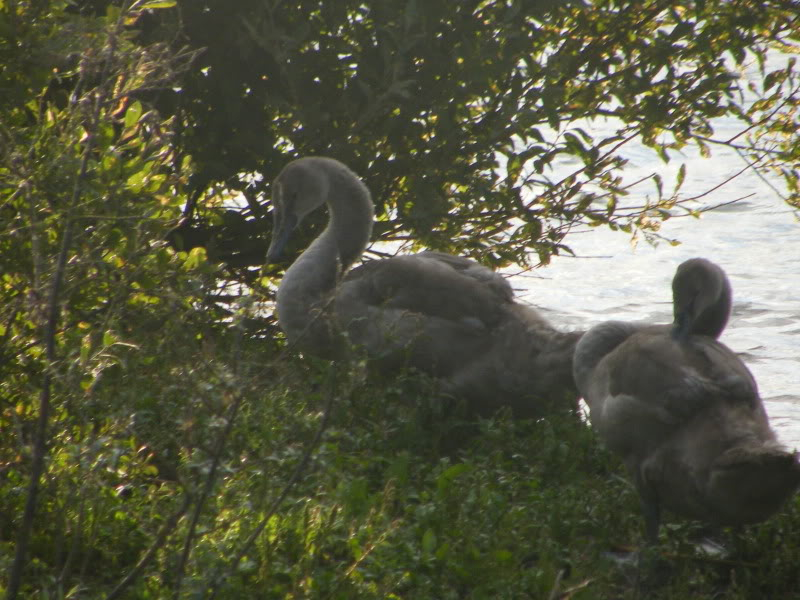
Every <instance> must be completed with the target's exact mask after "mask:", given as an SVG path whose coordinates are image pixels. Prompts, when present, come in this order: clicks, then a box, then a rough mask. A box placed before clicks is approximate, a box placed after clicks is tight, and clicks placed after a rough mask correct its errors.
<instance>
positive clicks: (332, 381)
mask: <svg viewBox="0 0 800 600" xmlns="http://www.w3.org/2000/svg"><path fill="white" fill-rule="evenodd" d="M326 387H327V398H326V403H325V409H324V412H323V414H322V421H321V423H320V425H319V429H318V430H317V433H316V434H315V436H314V439H313V440H311V443H310V444H309V445H308V446H307V447H306V450H305V453H304V454H303V456H302V458H301V459H300V462H299V463H298V464H297V466H296V467H295V469H294V471H293V472H292V474H291V476H290V477H289V480H288V481H287V482H286V484H285V485H284V486H283V490H282V491H281V493H280V494H278V496H277V497H276V498H275V500H273V501H272V504H271V505H270V507H269V508H268V509H267V512H266V514H265V515H264V517H263V518H262V519H261V521H260V522H259V524H258V525H257V526H256V528H255V529H254V530H253V532H252V533H251V534H250V535H249V536H248V537H247V539H246V540H245V542H244V544H243V545H242V548H241V550H239V553H238V554H237V555H236V556H235V557H234V558H233V560H231V562H230V564H229V565H228V569H227V571H226V572H225V573H224V574H219V575H217V577H215V578H214V580H213V582H212V584H211V589H210V592H209V595H208V598H209V599H210V600H213V598H216V596H217V594H218V593H219V591H220V589H221V588H222V585H223V583H224V582H225V580H226V579H227V578H228V577H229V576H230V574H231V573H235V572H236V569H237V568H238V566H239V563H240V562H241V561H242V559H243V558H244V557H245V555H246V554H247V553H248V552H249V551H250V548H251V547H252V545H253V544H254V543H255V541H256V539H257V538H258V536H259V535H261V532H262V531H264V528H265V527H266V526H267V523H269V520H270V519H271V518H272V516H273V515H274V514H275V513H276V512H277V510H278V508H280V506H281V504H283V501H284V500H286V497H287V496H288V495H289V492H290V491H291V490H292V488H293V487H294V485H295V483H297V481H298V480H299V479H300V475H301V474H302V473H303V471H304V470H305V469H306V467H307V466H308V463H309V461H310V460H311V455H312V454H313V453H314V450H315V449H316V447H317V445H318V444H319V442H320V440H321V439H322V434H323V433H324V432H325V430H326V429H327V427H328V422H329V421H330V416H331V412H332V409H333V400H334V398H335V396H336V393H335V389H336V369H334V368H331V369H330V370H329V371H328V383H327V386H326Z"/></svg>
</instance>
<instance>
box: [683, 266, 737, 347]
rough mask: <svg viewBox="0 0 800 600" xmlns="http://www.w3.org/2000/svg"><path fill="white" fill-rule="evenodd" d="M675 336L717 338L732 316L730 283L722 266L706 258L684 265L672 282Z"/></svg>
mask: <svg viewBox="0 0 800 600" xmlns="http://www.w3.org/2000/svg"><path fill="white" fill-rule="evenodd" d="M672 298H673V311H674V317H675V321H674V323H673V335H674V336H675V337H676V338H678V339H683V338H686V337H687V336H689V335H707V336H710V337H713V338H715V339H716V338H718V337H719V336H720V334H721V333H722V331H723V330H724V329H725V325H726V324H727V323H728V317H729V316H730V313H731V284H730V282H729V281H728V277H727V276H726V275H725V271H723V270H722V269H721V268H720V267H719V266H717V265H716V264H714V263H712V262H711V261H709V260H706V259H704V258H692V259H689V260H687V261H684V262H683V263H681V265H680V266H679V267H678V270H677V271H676V273H675V277H674V278H673V280H672Z"/></svg>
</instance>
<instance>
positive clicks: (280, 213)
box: [267, 157, 330, 263]
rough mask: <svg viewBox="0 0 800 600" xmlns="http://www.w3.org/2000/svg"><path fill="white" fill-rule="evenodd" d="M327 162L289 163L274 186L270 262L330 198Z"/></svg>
mask: <svg viewBox="0 0 800 600" xmlns="http://www.w3.org/2000/svg"><path fill="white" fill-rule="evenodd" d="M325 161H326V159H324V158H319V157H306V158H301V159H298V160H295V161H292V162H290V163H289V164H288V165H286V166H285V167H284V168H283V170H282V171H281V172H280V173H279V174H278V176H277V177H276V178H275V181H274V182H273V183H272V211H273V213H272V214H273V222H272V242H271V243H270V245H269V251H268V252H267V262H268V263H272V262H275V261H276V260H277V259H279V258H280V256H281V254H282V253H283V250H284V248H285V247H286V244H287V242H288V241H289V237H290V236H291V234H292V231H293V230H294V229H295V227H297V226H298V225H299V224H300V222H301V221H302V220H303V217H305V216H306V215H307V214H308V213H310V212H312V211H313V210H314V209H316V208H317V207H319V206H320V205H322V204H323V203H324V202H325V200H326V199H327V197H328V192H329V190H330V179H329V177H328V176H327V173H326V165H325V164H324V163H325Z"/></svg>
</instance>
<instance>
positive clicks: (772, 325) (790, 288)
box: [512, 120, 800, 449]
mask: <svg viewBox="0 0 800 600" xmlns="http://www.w3.org/2000/svg"><path fill="white" fill-rule="evenodd" d="M593 127H594V128H595V131H597V130H598V127H600V128H602V124H599V125H598V124H594V125H593ZM739 129H740V125H739V124H738V123H736V122H734V121H730V122H728V121H724V120H723V121H719V122H717V123H716V130H717V134H716V136H715V137H717V138H719V139H726V137H729V136H730V135H733V134H734V133H736V132H738V131H739ZM726 134H728V135H727V136H726ZM712 151H713V156H712V157H711V158H709V159H704V158H702V157H700V156H699V154H697V153H695V152H691V151H687V154H686V155H685V158H684V160H685V162H687V175H686V181H685V183H684V186H683V190H682V193H683V195H684V196H692V195H695V194H699V193H702V192H704V191H706V190H707V189H709V188H711V187H713V186H714V185H716V184H717V183H719V182H721V181H723V180H725V179H726V178H727V177H729V176H730V175H731V174H733V173H736V172H738V171H739V170H741V169H742V167H743V166H744V164H745V163H744V162H743V160H742V159H741V158H740V157H739V156H738V154H736V152H734V151H732V150H728V149H726V148H723V147H714V148H712ZM625 155H626V156H627V157H628V158H629V159H630V161H631V164H630V165H629V166H630V180H631V181H632V180H635V179H636V178H637V176H641V175H643V174H646V173H649V172H652V171H654V170H655V171H656V172H659V173H660V174H662V176H663V178H664V184H665V185H664V187H665V190H667V189H670V188H671V186H670V185H669V184H670V181H671V179H670V175H669V174H670V173H674V172H675V171H676V170H677V168H678V166H679V164H680V162H682V161H681V160H678V159H677V158H676V159H673V161H671V162H670V163H669V164H668V165H664V163H662V162H661V161H660V160H659V159H658V158H657V156H656V155H655V154H654V153H653V152H652V151H650V150H648V149H647V148H644V147H636V148H631V149H629V150H628V151H627V152H626V153H625ZM770 183H772V184H773V185H774V186H776V187H777V188H778V189H781V190H782V189H783V185H782V184H781V182H780V180H777V179H772V180H770ZM644 193H652V190H650V189H644V188H642V192H641V194H644ZM748 194H752V195H751V196H749V197H748V198H747V199H745V200H742V201H740V202H738V203H735V204H733V205H728V206H724V207H722V208H719V209H716V210H714V211H710V212H706V213H704V214H703V215H702V217H701V218H700V219H694V218H692V217H681V218H675V219H670V220H669V221H667V222H666V223H664V226H663V228H662V231H661V233H662V234H663V235H664V236H666V237H668V238H675V239H677V240H679V241H680V242H681V243H680V245H678V246H671V245H670V244H668V243H666V242H662V243H660V244H658V245H657V246H655V247H654V246H652V245H650V244H648V243H646V242H644V241H640V242H639V243H638V245H636V246H635V247H633V246H632V245H631V243H630V235H628V234H625V233H622V232H614V231H611V230H609V229H607V228H596V229H588V228H587V229H585V230H583V231H581V232H575V233H572V234H570V235H569V236H568V237H567V238H566V240H565V242H566V243H567V245H569V246H570V247H571V248H572V250H573V251H574V252H575V254H576V255H577V257H576V258H573V257H569V256H559V257H554V258H553V259H552V262H551V264H550V265H549V266H547V267H544V268H540V269H537V270H535V271H533V272H532V273H526V274H520V275H516V276H513V277H512V284H513V285H514V287H515V288H516V289H517V294H518V296H519V297H520V298H521V299H522V300H524V301H527V302H530V303H531V304H534V305H536V306H537V307H539V308H540V309H542V311H543V312H544V313H545V314H546V315H547V316H548V317H549V318H551V319H552V320H553V322H554V323H555V324H557V325H559V326H561V327H563V328H567V329H584V328H588V327H591V326H592V325H595V324H597V323H600V322H602V321H606V320H609V319H616V320H624V321H649V322H654V323H669V322H671V321H672V290H671V281H672V277H673V275H674V273H675V269H676V267H677V266H678V265H679V264H680V263H681V262H682V261H684V260H686V259H688V258H692V257H695V256H702V257H705V258H708V259H710V260H712V261H714V262H716V263H717V264H719V265H720V266H721V267H722V268H723V269H725V271H726V272H727V274H728V277H729V278H730V280H731V285H732V287H733V295H734V303H733V314H732V316H731V320H730V322H729V324H728V327H727V329H726V330H725V332H724V333H723V334H722V337H721V338H720V339H721V341H722V342H723V343H725V344H726V345H727V346H729V347H730V348H731V349H732V350H734V351H735V352H736V353H737V354H739V356H740V357H741V358H742V359H743V360H744V361H745V363H746V364H747V365H748V367H749V368H750V369H751V371H752V372H753V374H754V375H755V377H756V380H757V381H758V385H759V389H760V391H761V396H762V398H763V399H764V401H765V405H766V407H767V412H768V413H769V416H770V420H771V423H772V426H773V428H774V429H775V430H776V432H777V434H778V436H779V438H780V439H781V441H782V442H784V443H785V444H786V445H787V446H788V447H790V448H796V449H800V302H799V301H798V289H800V220H798V216H797V214H796V213H795V212H794V211H793V210H792V209H791V208H790V207H789V206H788V205H787V204H785V203H784V202H783V201H782V200H781V198H780V197H779V196H778V195H777V194H776V193H775V191H774V190H773V189H772V188H771V187H770V186H769V185H767V183H765V182H764V180H762V179H761V178H759V177H758V175H757V174H755V173H754V172H753V171H752V170H750V171H748V172H746V173H744V174H743V175H741V176H739V177H738V178H736V179H735V180H734V181H732V182H731V183H730V184H728V185H726V186H724V187H723V188H721V189H720V190H717V191H715V192H714V193H712V194H710V195H708V196H707V197H704V198H703V199H702V204H698V205H697V206H712V205H717V204H720V203H724V202H727V201H729V200H731V199H734V198H739V197H742V196H745V195H748ZM632 199H633V200H634V201H635V199H636V192H635V191H634V192H633V194H632ZM640 199H641V198H640Z"/></svg>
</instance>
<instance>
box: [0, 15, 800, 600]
mask: <svg viewBox="0 0 800 600" xmlns="http://www.w3.org/2000/svg"><path fill="white" fill-rule="evenodd" d="M624 4H625V8H624V9H623V8H622V5H623V3H619V4H618V3H615V2H610V1H604V2H597V3H593V4H592V5H588V4H584V3H580V2H552V3H551V2H532V3H525V2H491V1H480V2H478V1H474V2H463V3H462V2H459V3H451V2H444V1H442V2H438V1H437V2H434V1H431V2H415V1H413V0H411V1H409V2H382V3H375V5H376V6H374V7H372V8H370V9H369V10H367V9H366V8H365V7H364V5H363V4H362V3H357V2H350V1H346V0H336V1H331V2H328V1H326V2H322V3H321V2H311V1H300V0H297V1H295V2H269V1H267V0H258V1H256V0H246V1H245V0H243V1H241V2H237V3H235V4H234V3H231V2H228V1H227V0H226V1H224V2H222V1H211V0H207V1H200V0H186V1H185V2H178V3H177V4H176V3H174V2H170V1H156V0H154V1H150V2H146V1H143V0H142V1H139V2H135V3H133V5H129V4H128V3H126V4H125V5H124V6H123V5H122V3H120V2H106V1H103V0H93V1H82V2H70V1H67V0H55V1H53V0H47V1H45V0H34V1H31V2H19V1H17V0H0V437H1V438H2V439H3V440H4V443H3V444H2V446H0V586H1V587H0V589H2V590H3V591H4V592H5V593H6V594H7V597H9V598H22V597H24V598H106V597H116V598H137V599H138V598H170V597H172V598H188V597H216V598H252V597H258V598H282V599H286V598H320V599H322V598H337V599H338V598H341V599H345V598H376V599H377V598H404V599H412V598H413V599H417V598H437V599H438V598H442V599H445V598H470V599H478V598H567V597H574V598H617V597H621V598H626V597H634V596H635V593H636V591H635V587H634V585H633V584H632V583H631V581H630V579H629V577H628V576H629V575H630V574H626V573H625V571H624V570H622V569H620V568H618V567H617V566H616V565H615V564H614V563H613V562H612V561H611V560H610V559H609V558H607V556H606V553H607V552H609V551H611V550H615V549H618V547H620V546H625V545H628V544H637V543H638V542H639V541H640V539H641V523H640V517H639V513H638V507H637V505H636V496H635V493H634V492H633V490H632V488H631V486H630V485H629V484H628V483H627V482H626V480H625V478H624V476H623V474H622V469H621V468H620V465H619V464H618V462H617V461H616V460H615V459H614V458H613V457H611V456H609V455H607V454H606V453H605V452H604V451H603V450H602V448H600V447H599V445H598V444H597V443H596V440H595V439H594V437H593V434H592V432H591V430H590V429H589V428H587V427H586V426H585V424H584V423H583V422H582V421H581V420H580V419H579V418H577V417H573V418H558V419H550V420H544V421H540V422H535V423H533V422H518V423H514V422H511V421H510V420H509V419H508V418H507V416H505V415H498V416H497V417H496V418H495V419H493V420H491V421H484V422H480V423H477V424H475V423H470V422H466V421H465V420H464V419H462V418H461V417H460V416H459V411H458V410H457V407H451V406H448V405H445V404H443V403H442V401H441V400H440V399H439V398H437V395H436V393H435V387H434V386H433V385H432V383H431V382H428V381H425V380H421V379H420V378H418V377H414V376H413V375H412V374H406V375H403V376H398V377H397V378H395V379H393V380H391V381H386V380H383V381H381V380H376V379H375V378H374V377H373V376H371V375H369V374H366V373H365V372H364V371H363V369H362V368H361V366H359V365H352V366H341V365H339V366H338V367H337V369H338V370H337V372H335V373H334V372H333V371H331V367H330V365H328V364H325V363H320V362H317V361H313V360H309V359H307V358H303V357H298V356H295V355H294V354H293V353H292V351H291V349H287V348H286V347H285V345H284V343H283V341H282V338H281V336H280V334H279V332H277V331H276V328H275V324H274V321H273V319H272V318H271V315H270V314H269V312H270V311H269V310H268V306H267V305H265V304H264V301H265V300H268V298H269V294H270V289H271V287H270V286H271V285H272V284H273V283H274V281H273V277H277V276H279V273H277V272H273V271H270V272H266V271H260V270H258V268H257V266H258V265H260V261H261V260H263V255H264V251H265V248H266V245H267V243H268V241H269V240H268V236H269V233H268V232H269V230H270V227H269V214H268V212H267V211H266V210H264V206H265V205H266V204H267V203H268V198H269V195H268V189H267V185H268V182H269V181H270V180H271V178H272V176H273V175H274V174H275V173H276V172H277V171H278V170H279V169H280V168H281V167H282V166H283V165H284V164H285V163H286V162H287V161H288V160H289V159H290V158H291V157H293V156H295V155H298V154H308V153H326V154H330V155H332V156H336V157H337V158H340V159H342V160H344V161H345V162H347V163H348V164H350V165H351V166H353V167H354V168H355V169H356V170H357V171H358V172H359V173H362V174H363V175H364V177H365V179H366V180H367V181H368V183H369V185H370V187H371V189H372V190H373V192H374V194H375V196H376V197H377V198H378V199H379V201H380V203H381V206H380V208H381V215H382V216H381V219H382V221H381V223H380V227H379V230H380V231H379V233H380V234H381V236H382V237H381V239H382V240H387V241H392V240H393V241H403V240H405V239H409V240H411V241H412V242H413V243H412V245H415V244H416V245H426V246H429V247H432V248H438V249H449V250H452V251H456V252H463V253H467V254H470V255H472V256H474V257H476V258H480V259H481V260H484V261H485V262H486V263H487V264H492V265H506V264H509V263H511V262H517V263H519V264H526V262H529V261H532V262H537V261H542V262H546V260H547V258H548V256H549V255H550V253H552V252H564V251H567V245H568V238H564V236H565V235H566V234H567V233H568V231H569V229H570V228H571V227H573V226H575V225H577V224H581V223H583V224H586V223H589V224H601V225H603V224H605V225H610V226H613V227H615V228H620V229H624V230H626V231H629V232H631V233H633V232H635V231H637V230H638V231H643V232H644V233H649V234H657V230H658V222H659V221H658V219H659V218H663V217H665V216H666V213H664V212H663V211H665V210H667V209H670V210H675V211H679V210H680V206H682V205H684V206H685V207H686V210H691V207H692V205H691V204H690V203H688V204H687V202H688V199H687V198H683V197H681V196H680V195H679V194H678V192H679V189H676V190H675V193H673V192H671V191H669V192H668V191H665V189H664V182H662V181H661V180H660V178H658V177H657V175H655V174H654V175H653V177H652V178H651V179H650V182H651V183H652V185H653V187H652V189H651V191H652V198H651V200H650V204H648V205H646V206H642V207H639V208H632V209H629V208H622V207H623V206H624V205H625V202H624V199H625V195H626V194H627V193H629V192H630V189H631V188H630V187H629V185H628V184H626V183H623V181H622V180H621V179H620V177H621V174H622V170H623V169H624V161H623V160H622V159H621V157H620V156H618V150H619V144H624V143H625V141H626V140H628V139H639V140H640V141H644V142H645V143H648V144H651V145H653V146H654V147H658V148H662V150H663V153H664V158H665V159H666V158H668V157H669V152H670V151H671V150H673V149H676V148H678V147H680V146H681V145H683V144H689V143H695V144H701V145H704V147H707V148H709V149H711V150H713V147H714V145H715V144H714V143H713V142H712V141H711V140H713V131H712V124H711V122H710V119H711V118H712V117H715V116H720V115H729V116H731V115H732V116H737V117H740V118H741V121H742V129H743V130H747V134H746V135H745V134H743V135H742V136H741V137H740V138H737V139H736V140H734V141H730V143H737V144H741V145H742V151H743V152H746V153H749V155H750V156H752V158H753V160H756V159H757V160H759V161H760V162H759V164H761V165H763V166H764V167H765V168H775V169H779V170H781V171H782V172H783V174H784V175H785V177H786V179H787V182H788V184H787V185H788V189H789V190H790V193H791V192H792V191H794V192H796V191H797V172H796V164H797V157H798V154H800V149H798V146H797V139H798V136H797V134H796V133H797V125H798V121H797V117H796V113H795V112H794V111H796V109H797V103H798V98H797V83H798V82H797V72H796V70H795V68H794V66H792V65H790V66H788V67H786V68H784V69H782V70H779V71H774V72H770V71H769V69H766V68H765V69H764V70H763V73H762V75H763V82H762V83H763V85H761V86H760V87H759V88H758V89H756V90H754V93H755V94H757V95H758V96H760V100H759V101H758V102H756V104H753V105H747V106H744V105H743V103H742V101H741V99H740V98H739V96H738V90H739V87H740V86H741V85H743V84H742V82H741V80H739V79H736V78H735V77H732V76H731V73H730V69H733V68H736V67H737V65H740V64H744V63H745V62H747V61H750V60H755V61H756V64H758V61H759V57H760V58H763V56H764V53H765V52H766V50H767V48H768V47H770V46H773V47H774V46H781V45H782V46H784V47H785V46H786V44H788V43H790V42H794V43H797V29H796V14H795V12H796V11H795V8H794V7H793V4H794V3H792V2H777V1H774V2H767V3H763V2H761V3H758V8H757V9H755V8H754V6H755V4H754V3H752V2H743V1H742V2H731V1H730V0H724V1H723V0H720V1H719V2H713V1H707V2H687V3H676V2H640V3H637V4H638V5H639V6H638V10H633V9H631V8H630V3H624ZM234 5H235V9H234V8H233V6H234ZM723 49H724V52H723ZM723 54H724V55H725V57H726V58H727V61H726V62H723V61H722V57H723V56H722V55H723ZM658 57H662V58H660V59H659V58H658ZM664 57H669V58H670V61H667V62H665V59H664ZM290 65H291V68H289V66H290ZM316 79H319V81H317V80H316ZM609 113H614V116H615V117H616V118H618V119H619V120H620V121H619V122H620V130H619V133H618V135H616V136H613V137H612V138H608V139H599V138H595V137H594V136H593V134H592V132H591V127H590V125H591V122H590V121H587V119H591V118H592V117H595V116H598V115H604V114H609ZM579 128H580V130H579ZM748 135H749V136H750V137H749V138H748ZM718 141H721V140H718ZM561 159H568V160H571V161H575V162H574V164H575V169H574V172H573V173H572V174H571V175H569V176H567V177H564V178H560V179H558V180H555V179H553V180H551V179H550V178H551V175H552V171H550V168H551V166H552V165H553V164H555V162H556V161H557V160H561ZM793 165H794V166H793ZM793 169H794V170H793ZM506 173H508V175H507V174H506ZM681 177H683V175H681ZM678 183H679V182H676V186H675V187H676V188H679V185H677V184H678ZM709 183H710V185H712V184H714V183H717V182H709ZM793 186H794V187H793ZM533 193H536V194H540V195H539V196H534V195H533ZM240 195H242V196H243V198H242V199H240ZM637 197H644V194H643V193H642V194H641V195H640V196H637ZM789 200H790V201H792V202H796V195H795V196H792V197H790V198H789ZM242 205H243V206H242ZM637 228H639V229H637ZM313 234H314V227H313V224H312V227H311V228H310V230H309V231H308V232H307V235H309V236H310V235H313ZM304 241H305V240H302V239H301V240H299V242H298V243H300V244H302V243H304ZM531 251H533V254H530V253H531ZM528 256H533V257H534V258H531V259H529V258H527V257H528ZM254 266H256V268H254ZM246 286H247V287H246ZM253 290H255V291H253ZM799 528H800V502H798V501H797V500H795V501H794V502H793V503H792V504H791V505H790V506H788V507H787V508H786V510H785V511H783V513H782V514H780V515H778V516H777V517H775V518H774V519H772V520H771V521H769V522H768V523H765V524H763V525H760V526H757V527H753V528H749V529H748V530H746V531H745V532H743V533H742V534H741V535H739V536H737V537H736V538H735V539H734V541H733V542H732V548H733V551H734V552H733V555H732V557H731V558H730V559H725V560H723V559H715V558H709V557H705V556H703V555H701V554H699V553H698V551H697V550H696V549H695V548H694V547H693V546H691V545H690V544H689V543H688V541H687V540H688V538H689V533H690V532H691V530H692V526H691V525H690V524H686V523H675V524H674V525H672V526H671V527H668V528H667V529H668V531H667V532H666V534H665V537H664V545H663V548H662V549H661V550H662V552H663V554H664V555H665V556H666V559H667V561H668V563H669V571H670V572H669V573H668V576H667V578H666V582H664V583H662V584H661V585H659V586H654V589H653V590H652V592H651V594H652V596H653V597H655V598H686V597H712V596H714V595H715V594H724V596H725V597H726V598H756V597H776V598H777V597H791V595H792V594H795V593H796V565H797V564H798V563H799V562H800V545H798V544H797V542H796V538H797V535H796V533H797V531H798V529H799Z"/></svg>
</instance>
